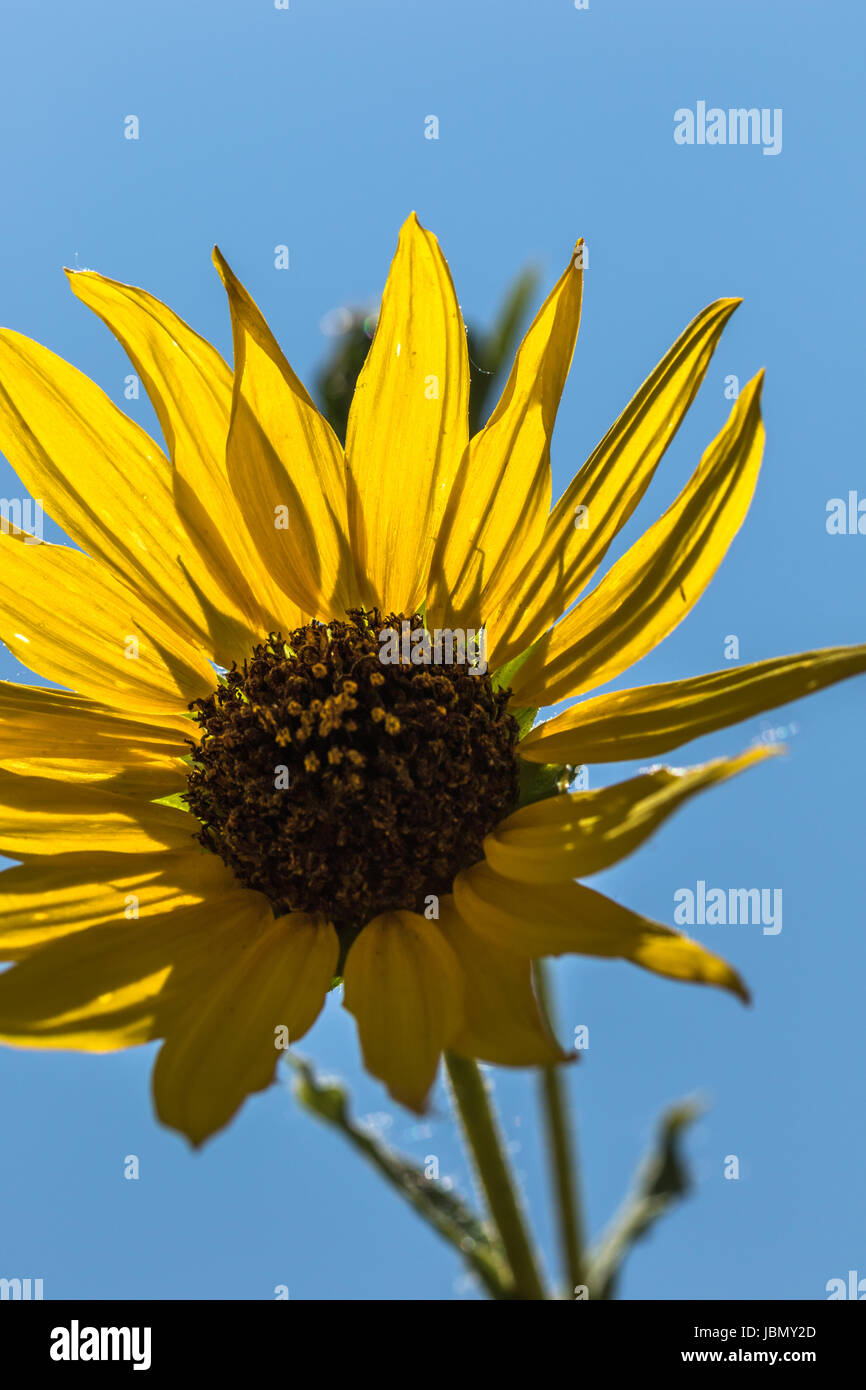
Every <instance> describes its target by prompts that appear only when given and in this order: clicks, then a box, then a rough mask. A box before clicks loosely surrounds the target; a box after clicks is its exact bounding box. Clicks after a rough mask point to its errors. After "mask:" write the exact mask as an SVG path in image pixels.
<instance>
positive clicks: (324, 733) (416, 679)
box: [187, 609, 518, 930]
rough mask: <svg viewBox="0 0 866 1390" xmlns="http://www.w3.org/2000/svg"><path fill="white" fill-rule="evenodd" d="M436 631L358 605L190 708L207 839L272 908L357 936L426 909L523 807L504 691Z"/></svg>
mask: <svg viewBox="0 0 866 1390" xmlns="http://www.w3.org/2000/svg"><path fill="white" fill-rule="evenodd" d="M436 636H437V634H426V630H425V629H424V628H423V622H422V619H421V617H420V616H418V615H417V614H416V615H414V616H412V617H411V618H405V617H403V616H402V615H399V614H390V615H388V616H387V617H386V618H384V619H382V618H381V616H380V614H379V612H378V611H377V610H376V609H373V610H371V611H367V612H364V611H363V610H360V609H354V610H352V611H351V612H350V613H349V614H348V616H347V619H346V620H335V621H333V622H331V623H329V624H327V625H325V624H323V623H318V622H312V623H309V624H308V625H307V626H305V627H301V628H298V629H297V630H296V631H294V632H291V633H289V634H288V636H287V637H286V638H285V639H284V638H283V637H282V636H281V635H280V634H272V635H271V636H270V637H269V638H268V641H267V642H264V643H262V644H261V645H260V646H257V647H256V648H254V650H253V653H252V655H251V657H250V658H249V659H248V660H247V661H245V662H244V666H243V669H242V670H240V669H238V668H237V667H235V668H233V669H232V670H231V671H229V672H228V673H227V674H226V675H225V676H224V677H223V678H222V679H221V681H220V685H219V687H218V688H217V690H215V692H214V694H213V695H209V696H208V697H207V698H205V699H200V700H195V701H194V702H193V704H192V705H191V706H190V708H191V709H192V710H193V712H194V714H195V717H196V719H197V720H198V722H199V724H200V725H201V727H202V730H203V732H202V737H201V741H200V743H199V744H198V745H197V746H196V747H195V749H194V762H193V765H192V770H191V772H190V775H189V790H188V798H187V799H188V804H189V807H190V809H191V810H192V811H193V813H194V814H195V815H196V816H197V817H198V818H199V820H200V821H201V822H202V830H201V833H200V836H199V838H200V840H201V842H202V844H203V845H205V846H206V847H207V848H208V849H210V850H212V851H213V852H215V853H216V854H218V855H219V856H220V858H221V859H223V860H224V862H225V863H226V864H227V865H229V867H230V868H231V869H233V870H234V872H235V874H236V876H237V877H238V878H239V879H240V880H241V882H242V883H244V884H246V885H247V886H248V887H250V888H255V889H257V890H258V891H259V892H261V893H264V894H266V895H267V897H268V898H269V899H270V901H271V904H272V905H273V908H274V910H275V911H276V912H277V913H283V912H289V911H295V912H322V913H324V914H325V915H326V916H327V917H328V918H329V919H330V920H331V921H333V922H334V923H335V925H336V926H337V927H338V928H340V929H346V930H351V929H352V928H358V927H361V926H363V924H364V923H365V922H366V921H369V920H370V918H371V917H374V916H376V914H377V913H379V912H384V911H387V910H389V909H398V908H408V909H411V910H413V911H421V912H423V911H424V909H425V906H426V904H427V901H428V899H429V897H430V895H436V896H438V895H440V894H441V893H447V892H450V890H451V884H452V881H453V879H454V876H455V874H457V873H458V872H459V870H460V869H463V868H466V867H467V866H468V865H470V864H473V863H475V862H476V861H477V860H479V859H481V858H482V857H483V851H482V841H483V839H484V836H485V835H486V834H487V833H488V832H489V831H490V830H491V829H492V828H493V826H494V825H495V824H496V823H497V821H499V820H501V819H502V817H503V815H505V814H507V813H508V811H509V810H511V809H512V808H513V806H514V804H515V801H516V797H517V758H516V753H515V748H516V744H517V736H518V729H517V724H516V722H515V720H514V719H513V718H512V717H511V716H510V715H509V714H508V713H507V712H506V705H507V703H508V692H507V691H495V690H494V689H493V686H492V683H491V680H490V677H489V675H488V674H487V673H486V670H485V668H484V663H483V661H481V660H480V657H479V653H478V650H477V646H473V639H472V637H471V636H470V637H469V640H468V644H467V642H466V640H465V635H464V634H456V633H451V634H443V637H444V639H445V640H439V641H436V640H435V638H436ZM473 661H474V665H473ZM482 671H483V674H482Z"/></svg>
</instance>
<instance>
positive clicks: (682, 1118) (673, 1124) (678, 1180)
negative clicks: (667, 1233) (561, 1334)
mask: <svg viewBox="0 0 866 1390" xmlns="http://www.w3.org/2000/svg"><path fill="white" fill-rule="evenodd" d="M702 1113H703V1112H702V1109H701V1107H700V1106H699V1105H697V1104H696V1103H695V1102H694V1101H688V1100H686V1101H681V1102H680V1103H679V1104H678V1105H673V1106H671V1108H670V1109H669V1110H667V1111H666V1112H665V1113H664V1115H663V1116H662V1118H661V1121H660V1123H659V1130H658V1135H657V1137H656V1142H655V1144H654V1145H653V1147H652V1148H651V1149H650V1152H649V1153H648V1154H647V1156H646V1158H645V1159H644V1161H643V1163H642V1164H641V1166H640V1169H639V1170H638V1173H637V1177H636V1179H635V1186H634V1191H633V1192H632V1194H631V1196H630V1197H629V1198H628V1199H627V1200H626V1202H625V1204H624V1205H623V1207H622V1208H621V1209H620V1211H619V1213H618V1214H617V1215H616V1216H615V1217H614V1220H613V1222H612V1224H611V1226H610V1227H609V1228H608V1230H607V1231H606V1233H605V1234H604V1236H603V1237H602V1239H601V1241H600V1243H599V1245H598V1247H597V1248H596V1249H595V1250H594V1251H593V1253H592V1255H591V1257H590V1260H589V1267H588V1270H587V1275H586V1284H587V1288H588V1289H589V1296H590V1298H591V1299H610V1298H613V1297H614V1295H615V1292H616V1286H617V1283H618V1280H619V1276H620V1273H621V1272H622V1267H623V1265H624V1263H625V1261H626V1258H627V1256H628V1254H629V1252H630V1250H631V1248H632V1246H633V1245H635V1244H636V1243H637V1241H639V1240H643V1238H644V1237H645V1236H646V1235H647V1234H648V1233H649V1232H650V1230H651V1229H652V1227H653V1226H654V1225H655V1223H656V1222H657V1221H658V1220H659V1218H660V1217H661V1216H663V1215H664V1213H665V1212H666V1211H668V1210H669V1208H670V1207H672V1206H673V1205H674V1204H675V1203H676V1202H677V1201H680V1200H681V1199H682V1198H683V1197H685V1195H686V1193H687V1192H688V1191H689V1189H690V1188H691V1179H690V1177H689V1173H688V1169H687V1168H686V1165H685V1162H684V1161H683V1157H682V1154H681V1153H680V1136H681V1135H682V1133H683V1130H685V1129H686V1128H687V1127H688V1126H689V1125H691V1124H694V1122H695V1120H697V1119H699V1118H700V1116H701V1114H702Z"/></svg>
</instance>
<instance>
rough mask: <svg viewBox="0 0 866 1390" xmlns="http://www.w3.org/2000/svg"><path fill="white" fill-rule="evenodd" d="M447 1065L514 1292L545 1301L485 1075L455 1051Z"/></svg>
mask: <svg viewBox="0 0 866 1390" xmlns="http://www.w3.org/2000/svg"><path fill="white" fill-rule="evenodd" d="M445 1065H446V1067H447V1070H448V1078H449V1080H450V1082H451V1089H452V1091H453V1092H454V1099H455V1103H456V1106H457V1109H458V1111H459V1114H460V1120H461V1123H462V1125H463V1130H464V1132H465V1134H466V1139H467V1142H468V1144H469V1149H470V1151H471V1154H472V1158H473V1160H474V1162H475V1167H476V1170H477V1172H478V1176H479V1178H480V1181H481V1185H482V1187H483V1189H484V1195H485V1197H486V1199H487V1205H488V1207H489V1209H490V1214H491V1216H492V1218H493V1221H494V1223H495V1225H496V1228H497V1230H498V1232H499V1236H500V1238H501V1240H502V1245H503V1248H504V1250H505V1254H506V1256H507V1258H508V1263H509V1265H510V1266H511V1272H512V1275H513V1277H514V1296H515V1297H516V1298H522V1299H544V1298H545V1297H546V1295H545V1292H544V1288H543V1286H542V1283H541V1277H540V1275H539V1273H538V1268H537V1266H536V1262H535V1256H534V1254H533V1250H532V1245H531V1243H530V1239H529V1234H528V1231H527V1227H526V1222H525V1220H524V1217H523V1213H522V1212H521V1210H520V1204H519V1201H518V1197H517V1192H516V1190H515V1187H514V1183H513V1181H512V1177H511V1173H510V1171H509V1168H508V1164H507V1162H506V1159H505V1154H504V1152H503V1148H502V1139H501V1136H500V1134H499V1131H498V1128H497V1124H496V1119H495V1117H494V1114H493V1110H492V1108H491V1105H490V1101H489V1099H488V1095H487V1087H486V1086H485V1084H484V1078H483V1077H482V1075H481V1072H480V1071H479V1069H478V1065H477V1063H476V1062H474V1061H472V1060H471V1059H469V1058H467V1057H458V1056H457V1054H456V1053H453V1052H448V1053H446V1054H445Z"/></svg>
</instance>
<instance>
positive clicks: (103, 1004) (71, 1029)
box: [0, 892, 270, 1052]
mask: <svg viewBox="0 0 866 1390" xmlns="http://www.w3.org/2000/svg"><path fill="white" fill-rule="evenodd" d="M263 904H264V909H266V910H267V915H268V916H270V909H269V908H268V907H267V904H266V903H265V900H264V899H262V898H261V895H260V894H258V893H244V892H241V893H236V894H234V895H232V896H230V897H228V898H227V899H224V900H220V902H219V909H218V912H215V911H214V907H215V904H214V903H213V902H209V903H197V904H192V905H189V906H187V907H186V908H185V909H184V910H182V911H170V912H160V911H159V910H158V909H157V910H156V911H155V912H154V913H153V915H152V916H149V917H148V918H147V920H145V919H142V920H141V921H139V922H135V921H132V922H121V923H120V924H119V925H110V926H93V927H90V928H89V929H88V930H87V931H81V932H76V933H74V934H73V935H70V936H65V937H63V938H61V939H58V940H56V941H54V942H52V943H50V944H49V945H46V946H43V947H42V948H41V949H39V950H36V951H34V952H33V953H32V954H31V955H29V956H28V957H27V958H26V959H24V960H22V961H21V962H20V964H18V965H16V966H15V967H14V968H13V969H12V970H8V971H5V972H4V973H3V974H2V975H0V1040H2V1041H3V1042H5V1043H11V1044H12V1045H13V1046H17V1047H47V1048H73V1049H75V1050H76V1051H79V1052H113V1051H115V1050H116V1049H117V1048H122V1047H133V1046H135V1045H136V1044H137V1043H143V1042H149V1041H150V1040H151V1039H153V1038H158V1037H164V1036H165V1034H166V1032H167V1031H168V1030H169V1029H171V1028H172V1027H173V1026H174V1025H175V1023H176V1022H178V1021H179V1020H180V1019H181V1018H183V1017H184V1016H185V1014H186V1012H187V1010H188V1009H189V1005H190V1000H195V999H196V998H198V997H199V992H200V990H201V986H202V981H203V980H204V979H207V978H208V977H209V974H210V973H212V972H213V971H214V969H216V968H217V965H218V964H219V965H220V966H221V967H222V968H223V969H226V967H227V966H229V965H233V963H234V959H235V956H236V954H237V949H238V947H237V942H238V941H239V940H249V938H250V936H251V935H252V934H253V933H255V932H256V931H260V930H261V927H260V925H259V924H260V922H261V921H263V920H264V911H263ZM215 918H216V919H218V920H215Z"/></svg>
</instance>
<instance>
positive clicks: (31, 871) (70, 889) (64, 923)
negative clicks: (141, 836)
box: [0, 844, 249, 961]
mask: <svg viewBox="0 0 866 1390" xmlns="http://www.w3.org/2000/svg"><path fill="white" fill-rule="evenodd" d="M238 893H242V894H246V895H247V896H249V893H248V890H247V889H242V888H240V886H239V884H238V882H237V880H236V879H235V876H234V874H233V873H232V871H231V870H230V869H228V868H226V866H225V864H223V862H222V860H221V859H219V858H217V856H216V855H215V854H205V853H202V852H201V851H200V849H199V846H198V845H195V844H192V845H191V848H190V849H189V851H188V852H182V851H178V852H175V853H173V854H144V855H128V854H104V853H93V852H91V851H84V852H82V853H80V854H56V855H52V857H51V858H50V859H48V860H46V859H45V858H43V857H41V856H40V857H39V858H36V859H32V860H30V861H29V862H27V863H24V864H18V865H16V867H15V868H12V869H6V870H5V872H4V873H3V874H2V875H0V960H7V961H8V960H18V959H20V958H22V957H24V956H26V955H30V954H31V953H32V952H33V951H34V950H36V949H37V948H39V947H41V946H46V945H48V944H49V943H50V942H53V941H57V940H59V939H60V938H61V937H66V936H71V935H74V934H77V933H79V932H83V931H85V930H86V929H88V928H90V927H105V926H112V925H114V926H116V927H118V928H119V929H124V930H125V929H127V928H129V927H130V923H133V922H136V921H141V922H142V923H143V924H144V926H143V928H142V930H146V929H147V924H149V923H151V922H153V921H154V920H155V919H162V918H163V917H165V916H167V915H170V914H174V913H176V912H186V911H187V910H188V909H190V908H193V907H199V906H201V904H202V903H208V902H210V903H211V907H212V916H213V917H214V918H216V917H220V918H221V913H222V908H223V905H224V904H225V903H227V902H229V901H231V900H232V899H233V898H234V896H235V895H237V894H238ZM215 904H218V906H219V911H218V912H217V911H213V906H214V905H215Z"/></svg>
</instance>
